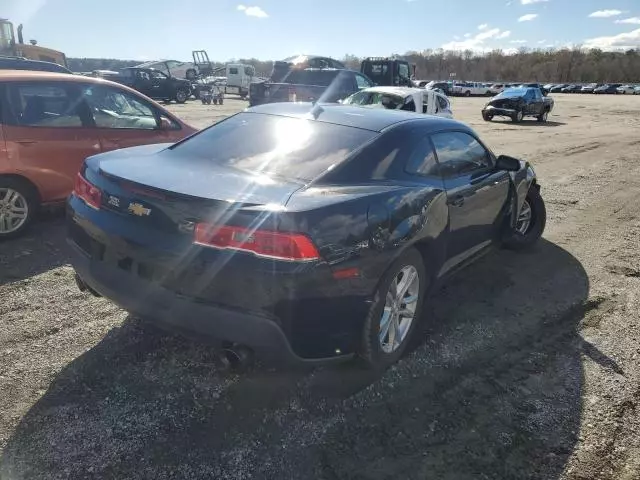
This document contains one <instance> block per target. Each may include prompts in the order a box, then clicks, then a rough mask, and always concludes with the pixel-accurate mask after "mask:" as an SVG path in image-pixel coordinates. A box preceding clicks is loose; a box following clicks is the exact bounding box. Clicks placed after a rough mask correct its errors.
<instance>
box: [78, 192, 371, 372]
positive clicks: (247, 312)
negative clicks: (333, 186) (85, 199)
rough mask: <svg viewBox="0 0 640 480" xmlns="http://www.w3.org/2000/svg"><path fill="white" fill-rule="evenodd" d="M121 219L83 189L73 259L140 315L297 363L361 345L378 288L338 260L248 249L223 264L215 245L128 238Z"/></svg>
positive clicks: (338, 355)
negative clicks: (270, 257) (177, 249)
mask: <svg viewBox="0 0 640 480" xmlns="http://www.w3.org/2000/svg"><path fill="white" fill-rule="evenodd" d="M121 220H122V219H119V218H117V217H113V215H111V214H109V213H106V212H103V211H95V210H93V209H90V208H89V207H87V206H86V205H85V204H84V203H82V202H81V201H80V200H78V199H77V198H75V197H74V196H71V197H70V200H69V202H68V203H67V224H68V242H69V244H70V245H71V247H72V248H71V264H72V265H73V267H74V268H75V270H76V273H77V274H78V276H79V278H80V280H81V281H82V282H84V283H85V284H86V285H87V286H88V287H89V288H90V289H92V290H94V291H95V292H97V293H98V294H100V295H102V296H104V297H106V298H108V299H110V300H112V301H113V302H114V303H116V304H118V305H119V306H121V307H122V308H123V309H125V310H127V311H128V312H130V313H132V314H133V315H135V316H139V317H141V318H143V319H145V320H147V321H151V322H157V323H158V324H159V325H160V326H161V327H164V328H168V329H170V330H176V331H178V332H180V333H186V334H196V335H197V336H199V337H203V336H204V337H207V338H209V339H211V340H221V341H229V342H234V343H239V344H243V345H247V346H249V347H251V348H253V349H255V350H257V351H259V352H260V353H261V354H264V355H265V356H268V357H274V356H275V357H278V360H285V361H287V362H289V363H297V362H302V363H326V362H328V361H334V360H342V359H344V358H348V357H349V356H351V354H353V353H354V352H355V351H356V348H357V343H358V339H359V332H360V330H361V327H362V323H363V322H364V318H365V317H366V312H367V311H368V308H369V305H370V303H369V302H370V295H365V294H362V293H357V292H356V290H357V289H360V290H362V287H361V284H362V282H361V281H358V284H357V285H356V284H355V282H356V280H355V279H354V280H345V281H342V282H340V281H336V280H335V279H334V278H333V277H332V276H331V273H330V271H329V270H328V267H322V268H316V269H311V271H308V272H307V273H300V270H301V269H300V266H298V267H296V266H292V267H291V268H292V269H293V270H294V271H284V272H276V271H274V270H273V269H270V268H266V269H265V268H262V269H259V268H253V267H251V266H250V265H249V263H247V262H244V263H243V262H242V260H243V259H242V258H239V257H240V256H238V257H234V258H233V259H232V260H231V261H229V263H224V262H223V263H224V264H223V265H222V266H221V264H220V263H215V260H214V261H210V260H211V258H212V256H213V257H215V255H216V254H217V252H216V251H215V250H213V249H207V248H204V247H198V246H195V247H193V248H192V249H190V250H189V251H188V253H187V254H183V255H177V256H176V255H174V256H173V259H172V256H171V254H170V253H169V252H168V251H165V252H164V254H162V253H160V252H158V251H155V250H154V246H153V245H143V244H141V243H140V242H139V241H138V244H137V245H136V244H135V243H133V242H131V241H127V240H126V238H125V237H126V236H127V235H129V234H132V233H133V232H132V230H128V231H127V229H129V228H133V229H134V230H135V227H128V225H129V224H120V223H118V222H119V221H121ZM165 240H167V239H166V238H165ZM166 243H167V241H165V246H166ZM183 253H184V252H183ZM176 259H177V260H178V261H179V263H175V262H174V260H176ZM244 260H248V259H246V258H245V259H244ZM176 265H177V266H176ZM162 267H165V268H162ZM182 267H184V268H182ZM247 271H249V272H251V273H249V274H247ZM367 288H368V285H367Z"/></svg>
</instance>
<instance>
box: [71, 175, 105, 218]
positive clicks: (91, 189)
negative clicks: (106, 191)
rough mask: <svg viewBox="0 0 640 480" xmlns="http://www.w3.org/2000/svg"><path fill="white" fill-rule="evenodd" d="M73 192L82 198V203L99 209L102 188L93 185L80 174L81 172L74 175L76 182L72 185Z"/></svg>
mask: <svg viewBox="0 0 640 480" xmlns="http://www.w3.org/2000/svg"><path fill="white" fill-rule="evenodd" d="M73 194H74V195H75V196H76V197H78V198H80V199H82V200H83V201H84V203H86V204H87V205H89V206H90V207H91V208H95V209H96V210H99V209H100V205H101V204H102V190H100V189H99V188H98V187H95V186H93V185H92V184H91V183H89V182H88V181H87V179H86V178H84V177H83V176H82V174H81V173H78V174H77V175H76V183H75V185H74V187H73Z"/></svg>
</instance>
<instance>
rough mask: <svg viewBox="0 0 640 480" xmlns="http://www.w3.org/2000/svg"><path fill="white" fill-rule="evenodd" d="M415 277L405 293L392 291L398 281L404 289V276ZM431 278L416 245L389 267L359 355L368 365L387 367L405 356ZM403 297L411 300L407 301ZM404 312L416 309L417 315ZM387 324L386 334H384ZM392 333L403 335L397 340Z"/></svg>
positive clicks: (369, 366)
mask: <svg viewBox="0 0 640 480" xmlns="http://www.w3.org/2000/svg"><path fill="white" fill-rule="evenodd" d="M413 276H415V278H417V280H414V281H413V282H409V288H408V289H407V290H406V291H405V292H404V293H403V294H402V292H397V290H396V292H397V293H398V295H395V296H394V295H393V294H392V293H391V291H392V290H393V287H392V284H393V283H394V282H395V284H396V286H398V287H399V288H400V289H403V287H404V285H405V284H403V279H405V280H406V279H410V278H412V277H413ZM428 281H429V280H428V278H427V272H426V269H425V266H424V261H423V259H422V256H421V255H420V253H419V252H418V251H417V250H416V249H414V248H410V249H408V250H406V251H405V252H403V253H402V254H401V255H400V257H399V258H397V259H396V260H395V261H394V262H393V263H392V264H391V266H390V267H389V268H388V269H387V271H386V273H385V274H384V276H383V277H382V279H381V280H380V283H379V284H378V287H377V290H376V293H375V295H374V299H373V303H372V305H371V308H370V310H369V313H368V314H367V318H366V320H365V323H364V328H363V330H362V338H361V347H360V351H359V354H360V358H361V359H362V361H363V362H364V365H365V366H366V367H367V368H372V369H385V368H387V367H389V366H391V365H393V364H394V363H396V362H397V361H398V360H399V359H400V357H402V354H403V353H404V351H405V350H406V348H407V345H408V344H409V343H410V338H411V336H412V334H413V332H415V329H416V326H417V325H418V323H419V322H420V317H421V315H422V304H423V301H424V296H425V292H426V291H427V283H428ZM414 282H415V283H414ZM414 297H415V298H414ZM403 300H411V301H410V302H406V303H403ZM401 311H405V312H409V311H412V312H413V317H411V319H410V320H409V317H408V316H407V315H403V314H402V313H401ZM385 318H386V319H387V320H386V322H384V320H385ZM394 319H397V321H394ZM396 326H397V330H396ZM385 327H386V333H385V334H383V335H381V334H382V333H383V332H382V330H384V329H385ZM392 332H398V335H399V337H400V338H399V339H396V334H395V333H393V334H392ZM381 336H382V338H380V337H381ZM391 337H393V338H391Z"/></svg>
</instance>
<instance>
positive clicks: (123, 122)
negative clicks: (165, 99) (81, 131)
mask: <svg viewBox="0 0 640 480" xmlns="http://www.w3.org/2000/svg"><path fill="white" fill-rule="evenodd" d="M82 95H83V97H84V99H85V100H86V102H87V105H88V106H89V108H90V110H91V114H92V115H93V120H94V122H95V124H96V127H98V128H116V129H137V130H155V129H156V128H157V127H158V124H157V120H156V113H155V112H154V109H153V107H152V106H151V105H150V104H149V103H147V102H146V101H144V100H143V99H141V98H137V97H136V96H134V95H133V94H131V93H129V92H127V91H124V90H120V89H118V88H114V87H112V86H110V85H86V86H84V87H83V89H82ZM173 123H174V124H175V122H173ZM179 128H180V126H179V125H177V124H175V125H174V129H179Z"/></svg>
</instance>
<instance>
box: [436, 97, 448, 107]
mask: <svg viewBox="0 0 640 480" xmlns="http://www.w3.org/2000/svg"><path fill="white" fill-rule="evenodd" d="M437 98H438V106H439V107H440V108H441V109H442V110H446V109H447V108H449V102H448V101H447V99H446V98H444V97H441V96H438V97H437Z"/></svg>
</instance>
